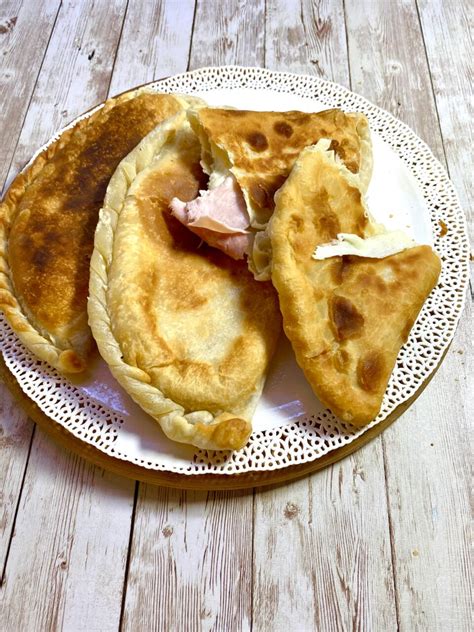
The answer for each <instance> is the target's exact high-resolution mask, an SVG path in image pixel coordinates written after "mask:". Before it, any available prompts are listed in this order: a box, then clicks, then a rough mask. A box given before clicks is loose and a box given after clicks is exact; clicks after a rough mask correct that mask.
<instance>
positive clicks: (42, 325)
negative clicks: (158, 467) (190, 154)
mask: <svg viewBox="0 0 474 632" xmlns="http://www.w3.org/2000/svg"><path fill="white" fill-rule="evenodd" d="M183 103H184V104H185V105H187V103H185V102H184V101H183V100H182V99H179V98H175V97H173V96H170V95H164V94H153V93H150V92H147V91H144V90H141V91H133V92H129V93H126V94H123V95H121V96H119V97H117V98H114V99H109V100H108V101H107V102H106V103H105V105H104V106H103V107H102V108H101V109H100V110H99V111H97V112H95V113H94V114H92V116H90V117H89V118H86V119H83V120H81V121H80V122H79V123H77V124H76V125H75V126H74V127H73V128H72V129H70V130H67V131H66V132H64V133H63V134H61V136H60V138H59V139H58V140H57V141H56V142H54V143H52V144H51V145H50V146H49V147H48V148H47V149H45V150H44V151H43V152H41V153H40V155H39V156H38V157H37V158H36V159H35V160H34V162H33V163H32V164H31V165H30V166H29V167H28V168H27V169H26V170H25V171H24V172H23V173H21V174H20V175H19V176H18V177H17V178H16V179H15V181H14V182H13V184H12V185H11V187H10V189H9V191H8V193H7V194H6V196H5V199H4V201H3V203H2V204H1V206H0V309H1V310H3V312H4V313H5V315H6V317H7V319H8V321H9V323H10V325H11V326H12V327H13V329H14V330H15V332H16V333H17V334H18V336H19V337H20V339H21V340H22V342H23V343H24V344H25V345H26V346H27V347H28V348H29V349H30V350H31V351H33V353H35V354H36V355H37V356H38V357H39V358H41V359H42V360H46V361H47V362H49V363H50V364H51V365H53V366H54V367H56V368H57V369H59V370H60V371H63V372H80V371H82V370H84V369H85V367H86V365H87V358H88V355H89V352H90V350H91V347H92V342H93V341H92V336H91V333H90V330H89V327H88V325H87V308H86V301H87V291H88V284H89V260H90V256H91V253H92V247H93V240H94V230H95V227H96V223H97V218H98V213H99V209H100V207H101V205H102V203H103V199H104V194H105V190H106V187H107V184H108V182H109V179H110V177H111V175H112V174H113V172H114V171H115V169H116V167H117V165H118V163H119V162H120V160H121V159H122V158H123V157H124V156H126V155H127V154H128V153H129V152H130V151H131V150H132V149H133V148H134V147H135V146H136V145H137V143H138V142H139V141H140V140H141V139H142V138H143V137H144V136H145V135H146V134H148V132H150V131H151V130H152V129H153V128H154V127H155V126H156V125H157V124H158V123H160V122H161V121H163V120H164V119H166V118H167V117H169V116H171V115H173V114H175V113H176V112H178V111H179V110H181V109H182V108H183ZM194 103H195V102H194Z"/></svg>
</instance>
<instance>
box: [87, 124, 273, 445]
mask: <svg viewBox="0 0 474 632" xmlns="http://www.w3.org/2000/svg"><path fill="white" fill-rule="evenodd" d="M199 161H200V145H199V141H198V139H197V137H196V135H195V134H194V132H193V131H192V129H191V127H190V125H189V123H188V122H187V119H186V116H185V114H184V113H180V114H178V115H176V116H175V117H174V118H172V119H169V120H168V121H166V122H164V123H163V124H162V125H160V126H158V127H157V128H156V129H155V130H154V131H153V132H151V133H150V134H149V135H148V136H147V137H146V138H145V139H144V140H143V141H142V142H141V143H140V145H138V147H137V148H136V149H135V150H133V151H132V152H131V153H130V155H129V156H127V158H126V159H124V160H123V161H122V162H121V163H120V165H119V167H118V169H117V171H116V172H115V174H114V176H113V177H112V179H111V181H110V184H109V187H108V189H107V194H106V198H105V206H104V208H103V209H102V211H101V214H100V220H99V223H98V225H97V230H96V235H95V248H94V252H93V255H92V259H91V276H90V290H89V292H90V298H89V322H90V325H91V328H92V332H93V334H94V337H95V339H96V341H97V345H98V348H99V351H100V353H101V355H102V356H103V358H104V359H105V360H106V361H107V363H108V364H109V366H110V369H111V371H112V373H113V375H114V376H115V377H116V379H117V380H118V381H119V382H120V384H121V385H122V386H123V388H124V389H125V390H126V391H127V392H128V393H129V394H130V395H131V396H132V397H133V399H134V400H135V401H136V402H137V403H138V404H139V405H140V406H141V407H142V408H143V409H144V410H145V411H146V412H147V413H148V414H150V415H151V416H152V417H154V418H155V419H156V420H157V421H158V422H159V423H160V425H161V427H162V429H163V430H164V432H165V434H166V435H167V436H168V437H170V438H171V439H173V440H175V441H179V442H183V443H191V444H193V445H195V446H198V447H201V448H208V449H238V448H241V447H242V446H243V445H244V444H245V443H246V441H247V439H248V437H249V434H250V431H251V423H250V420H251V417H252V414H253V411H254V409H255V406H256V403H257V400H258V398H259V396H260V393H261V390H262V387H263V382H264V379H265V373H266V370H267V367H268V363H269V361H270V358H271V356H272V354H273V351H274V349H275V346H276V342H277V339H278V336H279V334H280V331H281V318H280V313H279V308H278V299H277V296H276V292H275V290H274V288H273V286H272V285H271V283H258V282H256V281H255V280H254V279H253V277H252V275H251V274H250V273H249V271H248V269H247V265H246V264H245V263H244V262H237V261H234V260H232V259H231V258H229V257H227V256H226V255H224V254H223V253H222V252H219V251H218V250H215V249H213V248H209V247H208V246H206V245H205V244H201V241H200V239H199V238H198V237H197V236H196V235H194V234H193V233H192V232H190V231H188V230H187V229H186V228H185V227H184V226H183V225H182V224H180V222H179V221H178V220H176V219H175V218H174V217H172V215H171V214H170V212H169V210H168V205H169V203H170V200H171V199H172V198H173V197H175V196H177V197H179V198H180V199H182V200H191V199H193V198H194V197H195V196H196V195H197V192H198V190H199V188H200V187H204V186H205V184H206V179H207V178H206V176H205V174H204V173H203V171H202V169H201V167H200V164H199Z"/></svg>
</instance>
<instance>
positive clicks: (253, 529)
mask: <svg viewBox="0 0 474 632" xmlns="http://www.w3.org/2000/svg"><path fill="white" fill-rule="evenodd" d="M251 555H252V566H251V569H250V632H252V630H253V595H254V592H255V586H254V579H255V487H254V488H253V489H252V553H251Z"/></svg>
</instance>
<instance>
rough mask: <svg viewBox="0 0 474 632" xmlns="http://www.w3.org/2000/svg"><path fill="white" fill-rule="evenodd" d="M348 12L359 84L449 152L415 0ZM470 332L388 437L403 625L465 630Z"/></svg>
mask: <svg viewBox="0 0 474 632" xmlns="http://www.w3.org/2000/svg"><path fill="white" fill-rule="evenodd" d="M434 4H435V3H434ZM436 4H437V3H436ZM448 4H449V3H448ZM456 6H458V5H456ZM346 11H347V21H348V25H349V50H350V53H351V55H350V61H351V73H352V76H353V78H354V79H355V81H356V82H357V85H358V86H359V89H360V91H361V92H363V94H364V95H365V96H367V97H368V98H369V99H371V100H372V101H375V102H377V103H379V104H380V105H382V106H384V107H386V108H387V109H389V110H391V111H392V112H393V113H394V114H396V115H397V116H398V117H399V118H401V119H402V120H404V121H405V122H407V123H408V124H409V125H411V126H412V127H413V128H414V129H415V130H416V131H418V133H419V134H420V135H421V136H422V137H423V138H424V139H425V140H426V141H427V142H428V144H429V145H430V147H431V148H432V149H433V151H434V153H435V154H436V155H437V156H438V157H439V158H440V159H441V160H443V159H444V155H443V147H442V143H441V136H440V130H439V125H438V119H437V113H436V109H435V106H434V100H433V93H432V90H431V84H430V80H429V76H428V74H427V73H428V66H427V62H426V56H425V54H424V47H423V40H422V35H421V30H420V24H419V21H418V17H417V10H416V5H415V3H414V2H409V1H407V0H405V1H404V2H400V3H397V4H395V3H383V5H380V4H378V3H373V2H370V1H367V2H364V1H363V2H360V1H359V0H358V1H357V2H355V0H354V1H353V0H350V1H346ZM453 19H454V18H453ZM449 28H451V25H450V26H449ZM401 34H403V36H401ZM449 72H450V73H453V74H456V73H457V69H456V68H455V67H453V66H452V65H450V70H449ZM470 331H472V321H471V320H470V317H469V315H468V313H465V315H464V317H463V320H462V322H461V325H460V327H459V330H458V333H457V336H456V339H455V341H454V342H453V345H452V347H451V350H450V351H449V352H448V354H447V356H446V358H445V360H444V363H443V364H442V365H441V368H440V369H439V371H438V373H437V375H436V376H435V377H434V378H433V381H432V383H431V384H430V385H428V387H427V389H426V390H425V392H424V393H423V394H422V395H421V397H420V398H419V399H418V400H417V402H416V404H415V405H414V406H413V407H412V408H410V410H409V411H408V412H407V413H406V414H405V415H404V416H403V417H402V418H401V419H400V420H398V421H397V422H396V423H395V424H394V425H393V426H392V427H391V428H390V429H389V430H388V431H387V432H385V433H384V435H383V436H382V442H383V445H384V454H385V463H386V470H387V488H388V501H389V508H390V516H391V537H392V543H393V559H394V569H395V578H396V590H397V601H398V615H399V626H400V629H401V630H413V629H419V630H443V632H444V631H445V630H467V629H469V623H468V622H469V620H470V619H469V611H468V602H469V598H470V597H469V583H468V582H469V580H468V577H467V556H468V553H467V550H468V549H467V543H466V533H467V532H468V520H469V500H468V498H469V497H468V490H467V476H468V474H467V472H468V460H469V456H470V455H469V442H468V440H467V436H468V435H467V432H468V430H467V423H468V419H469V420H470V419H472V418H473V416H474V414H473V410H472V403H471V402H472V397H471V396H470V395H468V388H467V386H466V380H467V379H468V376H469V372H471V374H472V360H470V359H469V358H470V357H471V356H470V355H468V360H467V361H466V359H465V358H466V354H472V344H470V342H469V340H470V335H471V334H470V333H469V332H470ZM468 365H469V367H470V369H469V370H468ZM471 390H472V385H471Z"/></svg>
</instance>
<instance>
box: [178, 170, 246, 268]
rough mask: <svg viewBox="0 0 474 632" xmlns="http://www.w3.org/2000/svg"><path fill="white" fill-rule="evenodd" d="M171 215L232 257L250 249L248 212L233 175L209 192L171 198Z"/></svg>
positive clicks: (235, 257) (238, 256)
mask: <svg viewBox="0 0 474 632" xmlns="http://www.w3.org/2000/svg"><path fill="white" fill-rule="evenodd" d="M170 209H171V213H172V215H174V217H176V219H178V220H179V221H180V222H181V223H182V224H184V225H185V226H187V227H188V228H189V230H192V231H193V233H196V235H198V236H199V237H200V238H201V239H202V240H203V241H205V242H206V243H208V244H209V245H210V246H213V247H214V248H219V250H222V251H223V252H225V253H226V255H229V257H232V258H233V259H243V258H244V255H245V254H248V253H249V251H250V243H251V234H250V233H249V232H248V230H247V229H248V228H249V225H250V219H249V214H248V212H247V208H246V206H245V200H244V198H243V195H242V192H241V190H240V187H239V185H238V184H237V182H236V180H235V178H234V177H233V176H228V177H227V178H226V179H225V180H224V182H223V183H222V184H220V185H219V186H218V187H216V188H215V189H211V190H210V191H200V192H199V197H197V198H196V199H195V200H191V202H182V201H181V200H180V199H178V198H173V199H172V200H171V202H170Z"/></svg>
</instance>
